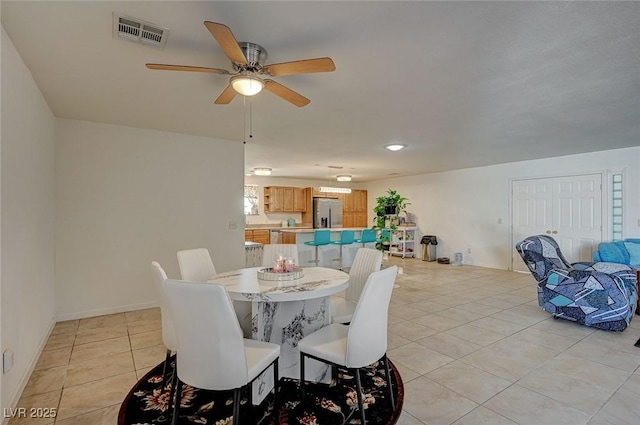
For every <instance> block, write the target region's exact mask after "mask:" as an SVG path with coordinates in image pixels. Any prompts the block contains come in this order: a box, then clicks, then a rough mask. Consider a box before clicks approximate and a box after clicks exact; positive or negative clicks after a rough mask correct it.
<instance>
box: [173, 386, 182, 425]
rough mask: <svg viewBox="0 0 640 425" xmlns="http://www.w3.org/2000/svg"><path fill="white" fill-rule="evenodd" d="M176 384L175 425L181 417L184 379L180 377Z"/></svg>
mask: <svg viewBox="0 0 640 425" xmlns="http://www.w3.org/2000/svg"><path fill="white" fill-rule="evenodd" d="M177 381H178V382H177V384H176V405H175V407H174V408H173V421H172V423H173V425H178V418H179V417H180V402H181V401H182V400H180V399H181V398H182V397H181V396H182V381H181V380H180V379H178V380H177Z"/></svg>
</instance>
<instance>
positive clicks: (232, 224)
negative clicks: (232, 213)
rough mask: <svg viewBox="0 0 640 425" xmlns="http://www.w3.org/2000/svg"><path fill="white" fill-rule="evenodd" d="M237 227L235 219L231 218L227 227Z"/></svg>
mask: <svg viewBox="0 0 640 425" xmlns="http://www.w3.org/2000/svg"><path fill="white" fill-rule="evenodd" d="M237 228H238V223H237V222H236V221H235V220H231V221H230V222H229V229H237Z"/></svg>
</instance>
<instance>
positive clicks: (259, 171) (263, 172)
mask: <svg viewBox="0 0 640 425" xmlns="http://www.w3.org/2000/svg"><path fill="white" fill-rule="evenodd" d="M253 174H255V175H256V176H270V175H271V168H254V169H253Z"/></svg>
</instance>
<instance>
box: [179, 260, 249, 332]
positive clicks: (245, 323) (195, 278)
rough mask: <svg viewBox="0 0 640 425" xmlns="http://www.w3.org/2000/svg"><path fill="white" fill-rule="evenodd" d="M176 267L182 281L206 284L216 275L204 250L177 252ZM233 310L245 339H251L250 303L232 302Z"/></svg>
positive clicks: (211, 261) (211, 262)
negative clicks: (178, 268)
mask: <svg viewBox="0 0 640 425" xmlns="http://www.w3.org/2000/svg"><path fill="white" fill-rule="evenodd" d="M177 255H178V266H179V267H180V276H181V277H182V280H186V281H188V282H202V283H206V282H207V281H208V280H209V279H211V278H212V277H213V276H214V275H216V274H217V272H216V268H215V266H214V265H213V260H212V259H211V255H209V250H208V249H206V248H194V249H184V250H182V251H178V254H177ZM233 309H234V310H235V312H236V316H237V317H238V322H240V327H241V328H242V332H243V334H244V336H245V337H247V338H249V337H251V328H252V325H251V302H248V301H233Z"/></svg>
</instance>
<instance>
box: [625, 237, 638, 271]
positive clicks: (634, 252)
mask: <svg viewBox="0 0 640 425" xmlns="http://www.w3.org/2000/svg"><path fill="white" fill-rule="evenodd" d="M624 247H625V248H627V251H628V252H629V258H630V260H629V264H630V265H632V266H636V267H637V266H640V244H637V243H633V242H625V243H624Z"/></svg>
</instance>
